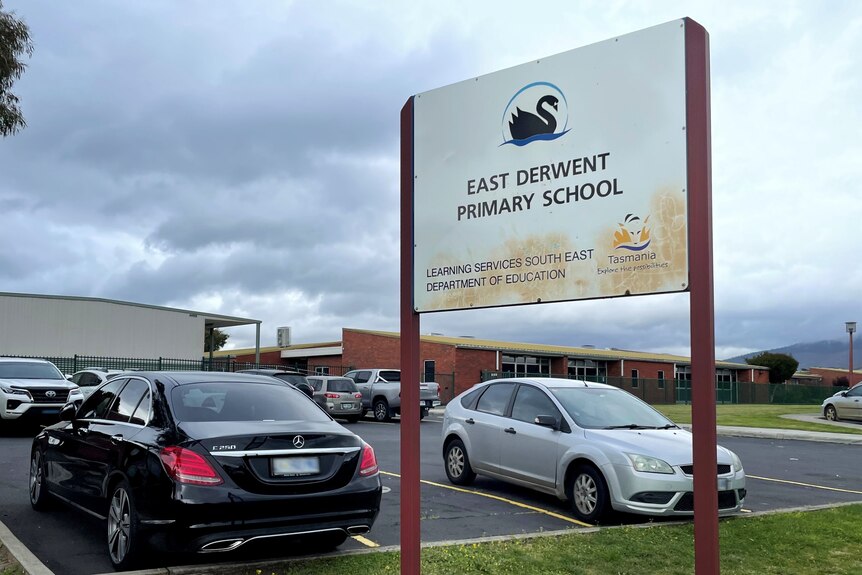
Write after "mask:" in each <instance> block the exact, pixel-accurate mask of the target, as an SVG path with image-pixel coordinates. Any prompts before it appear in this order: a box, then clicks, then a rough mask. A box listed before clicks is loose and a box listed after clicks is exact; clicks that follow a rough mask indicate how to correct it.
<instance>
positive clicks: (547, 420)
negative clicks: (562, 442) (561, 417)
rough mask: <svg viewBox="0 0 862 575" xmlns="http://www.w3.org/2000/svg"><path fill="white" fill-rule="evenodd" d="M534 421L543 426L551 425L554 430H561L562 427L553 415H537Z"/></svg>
mask: <svg viewBox="0 0 862 575" xmlns="http://www.w3.org/2000/svg"><path fill="white" fill-rule="evenodd" d="M533 423H535V424H536V425H541V426H542V427H550V428H551V429H553V430H554V431H559V429H560V424H559V422H558V421H557V418H556V417H554V416H553V415H537V416H536V419H535V420H533Z"/></svg>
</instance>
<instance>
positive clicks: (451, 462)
mask: <svg viewBox="0 0 862 575" xmlns="http://www.w3.org/2000/svg"><path fill="white" fill-rule="evenodd" d="M446 465H447V466H448V467H449V475H451V476H452V477H461V474H462V473H464V452H463V451H461V448H460V447H459V446H457V445H454V446H452V447H450V448H449V455H448V456H447V457H446Z"/></svg>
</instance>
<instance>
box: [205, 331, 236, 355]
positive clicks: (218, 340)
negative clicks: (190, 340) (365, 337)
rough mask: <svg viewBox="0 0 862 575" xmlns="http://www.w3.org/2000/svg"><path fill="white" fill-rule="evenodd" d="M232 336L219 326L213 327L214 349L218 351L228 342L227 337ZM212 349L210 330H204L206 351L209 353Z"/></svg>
mask: <svg viewBox="0 0 862 575" xmlns="http://www.w3.org/2000/svg"><path fill="white" fill-rule="evenodd" d="M229 337H230V334H229V333H225V332H223V331H222V330H220V329H218V328H213V351H218V350H220V349H221V348H223V347H224V344H226V343H227V338H229ZM209 351H210V332H209V331H205V332H204V353H209Z"/></svg>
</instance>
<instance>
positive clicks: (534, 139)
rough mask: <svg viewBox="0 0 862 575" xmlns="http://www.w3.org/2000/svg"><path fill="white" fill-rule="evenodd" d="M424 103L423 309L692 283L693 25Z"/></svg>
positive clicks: (417, 171)
mask: <svg viewBox="0 0 862 575" xmlns="http://www.w3.org/2000/svg"><path fill="white" fill-rule="evenodd" d="M413 102H414V110H413V130H414V134H413V135H414V139H413V142H414V148H413V177H414V180H413V202H414V205H413V226H414V228H413V229H414V253H413V257H414V267H413V305H414V310H415V311H416V312H419V313H422V312H429V311H441V310H452V309H467V308H483V307H494V306H503V305H515V304H526V303H538V302H553V301H566V300H579V299H591V298H606V297H615V296H623V295H636V294H648V293H667V292H675V291H684V290H686V289H688V273H689V270H688V245H687V237H688V229H687V190H686V181H687V174H686V84H685V29H684V25H683V22H682V21H681V20H678V21H674V22H670V23H667V24H663V25H660V26H656V27H653V28H649V29H647V30H643V31H640V32H636V33H633V34H629V35H626V36H621V37H618V38H613V39H611V40H607V41H604V42H600V43H597V44H593V45H591V46H587V47H584V48H579V49H576V50H572V51H570V52H565V53H563V54H558V55H556V56H552V57H549V58H545V59H542V60H539V61H535V62H530V63H527V64H523V65H521V66H516V67H514V68H510V69H507V70H502V71H499V72H495V73H493V74H490V75H487V76H482V77H479V78H475V79H471V80H467V81H464V82H460V83H458V84H454V85H451V86H447V87H444V88H440V89H436V90H431V91H429V92H425V93H422V94H418V95H416V96H415V98H414V100H413Z"/></svg>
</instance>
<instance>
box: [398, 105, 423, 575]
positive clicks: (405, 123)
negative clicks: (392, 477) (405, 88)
mask: <svg viewBox="0 0 862 575" xmlns="http://www.w3.org/2000/svg"><path fill="white" fill-rule="evenodd" d="M419 512H420V506H419V314H418V313H416V311H415V310H414V309H413V98H410V99H409V100H407V103H406V104H404V107H403V108H401V573H402V575H418V574H419V571H420V564H419V559H420V543H419V542H420V533H419Z"/></svg>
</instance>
